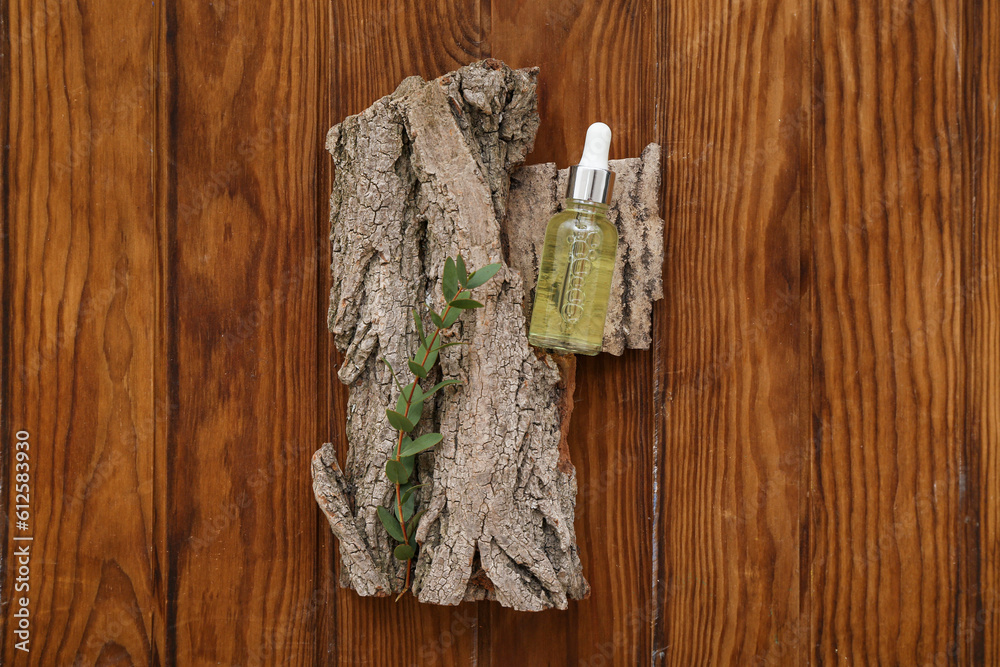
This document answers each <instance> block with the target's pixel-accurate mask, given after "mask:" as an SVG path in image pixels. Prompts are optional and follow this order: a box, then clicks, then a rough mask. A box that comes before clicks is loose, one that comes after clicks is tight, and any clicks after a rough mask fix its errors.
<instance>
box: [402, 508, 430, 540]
mask: <svg viewBox="0 0 1000 667" xmlns="http://www.w3.org/2000/svg"><path fill="white" fill-rule="evenodd" d="M426 511H427V510H420V511H419V512H417V513H416V514H414V515H413V516H412V517H411V518H410V520H409V521H407V522H406V534H407V535H413V529H414V528H416V527H417V522H418V521H420V517H422V516H423V515H424V512H426Z"/></svg>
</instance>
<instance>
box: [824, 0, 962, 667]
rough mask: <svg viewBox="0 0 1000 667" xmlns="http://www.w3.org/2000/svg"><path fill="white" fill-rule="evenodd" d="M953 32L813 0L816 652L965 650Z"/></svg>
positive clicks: (898, 654)
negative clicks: (816, 98) (817, 103)
mask: <svg viewBox="0 0 1000 667" xmlns="http://www.w3.org/2000/svg"><path fill="white" fill-rule="evenodd" d="M962 28H963V24H962V7H961V5H960V4H959V3H951V2H944V1H928V2H919V3H908V4H902V5H901V4H899V3H894V2H889V1H885V2H874V3H853V2H852V3H841V2H831V1H828V0H820V1H819V2H818V3H817V9H816V21H815V44H816V58H815V68H816V71H815V79H816V84H817V89H818V93H819V94H820V96H821V99H822V102H823V104H822V107H821V112H820V113H817V116H816V124H815V153H814V159H815V189H814V193H813V195H814V206H815V208H814V211H815V218H814V225H813V233H812V244H813V249H814V280H815V288H814V289H815V301H814V304H813V324H812V326H813V357H814V373H813V398H812V419H813V424H814V446H815V448H816V460H815V469H814V475H813V477H812V480H811V485H810V486H811V489H810V490H811V494H812V503H811V513H812V515H811V521H810V523H811V530H812V531H813V532H812V535H811V539H812V544H811V546H810V549H811V562H810V579H811V583H812V587H813V590H812V592H813V596H814V597H813V605H812V606H813V609H812V620H811V626H812V628H811V641H812V644H813V647H814V649H813V651H812V658H813V659H814V660H816V661H817V662H818V661H823V662H830V663H832V662H834V661H846V662H849V663H852V664H854V663H857V664H861V663H875V662H877V663H881V664H926V663H933V664H939V663H941V664H943V663H944V662H946V661H951V660H954V659H955V658H956V657H958V658H959V659H960V660H961V659H962V651H963V650H964V649H963V648H962V646H959V645H958V644H956V641H957V640H958V639H959V638H958V637H956V631H957V628H958V626H959V621H960V616H961V611H960V610H961V609H962V608H963V607H965V606H966V603H965V599H964V598H965V596H967V595H968V591H967V589H966V588H965V587H962V586H959V585H958V584H959V581H960V579H961V576H962V575H961V572H960V570H961V569H962V568H964V567H965V564H964V563H961V562H960V561H959V558H958V556H959V549H960V544H961V540H962V538H963V536H964V534H965V528H964V526H963V521H962V517H961V507H962V494H963V486H964V484H965V483H964V482H963V478H964V477H965V473H964V472H963V467H964V465H965V464H964V461H963V460H962V443H963V441H964V439H965V437H966V434H965V430H964V429H965V424H964V422H965V392H964V377H963V375H964V368H965V362H964V359H963V355H964V349H963V347H964V346H963V326H964V321H965V313H964V307H965V306H964V301H965V299H963V298H961V295H962V291H963V290H964V289H965V288H966V287H967V285H965V284H964V283H963V270H964V267H963V255H964V250H963V245H962V244H963V240H964V239H965V238H966V234H965V227H964V225H965V224H966V223H965V212H964V211H963V206H964V199H963V196H962V168H963V160H964V157H963V150H964V149H963V146H962V143H961V142H962V133H961V131H960V124H959V121H960V116H961V109H960V105H961V92H962V91H961V82H960V71H961V57H962V55H961V54H962V49H963V47H964V44H963V43H962V41H960V40H961V35H962V34H963V30H962ZM956 297H958V298H956ZM965 661H968V657H966V659H965V660H963V662H965Z"/></svg>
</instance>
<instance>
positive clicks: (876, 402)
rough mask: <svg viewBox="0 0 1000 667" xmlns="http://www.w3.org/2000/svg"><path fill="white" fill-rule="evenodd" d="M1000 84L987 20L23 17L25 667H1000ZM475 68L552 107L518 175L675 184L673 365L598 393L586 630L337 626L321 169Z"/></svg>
mask: <svg viewBox="0 0 1000 667" xmlns="http://www.w3.org/2000/svg"><path fill="white" fill-rule="evenodd" d="M998 45H1000V6H998V5H997V3H995V2H986V1H983V0H967V1H963V2H959V3H948V2H945V0H912V1H906V2H903V1H898V0H863V1H862V0H850V1H846V2H834V1H833V0H764V1H763V2H748V1H747V0H735V1H733V2H725V1H723V0H708V1H705V0H675V1H673V2H668V3H660V2H628V1H627V0H613V1H611V2H606V3H584V2H579V1H578V0H491V1H489V2H487V1H486V0H434V1H433V2H428V3H424V4H422V5H421V7H420V9H419V10H418V11H414V10H413V7H412V3H409V4H407V3H402V2H398V1H395V0H334V1H333V2H330V3H327V2H320V1H318V0H288V1H283V2H278V0H264V1H263V2H256V3H246V2H235V1H233V0H222V1H219V0H215V1H213V2H212V3H205V2H200V1H196V0H166V1H165V2H156V3H155V4H150V3H145V4H143V3H138V4H137V3H110V2H107V0H85V1H83V2H77V3H67V2H57V1H51V2H50V1H46V2H42V1H39V2H28V1H27V0H11V1H10V2H7V3H4V4H3V5H2V7H0V56H2V57H0V135H2V136H0V139H3V140H2V141H0V150H2V155H3V160H2V165H0V198H2V205H0V216H2V220H3V223H2V224H3V228H2V232H3V233H2V235H0V240H2V257H0V280H2V295H3V297H2V299H3V300H2V316H0V382H2V387H0V439H2V442H0V448H2V449H0V451H2V452H3V454H2V456H0V473H2V474H3V479H2V482H0V484H2V494H0V496H2V503H3V506H4V507H3V509H4V511H5V515H6V516H8V517H9V514H10V509H11V506H10V505H11V502H12V496H11V495H10V491H11V488H10V484H11V481H12V478H11V475H12V473H13V472H14V470H13V468H12V466H11V461H10V456H9V454H10V451H11V450H10V445H11V443H12V442H13V436H14V434H15V433H16V431H17V430H19V429H22V428H23V429H27V430H29V431H30V432H31V442H32V448H33V449H32V452H33V459H32V460H33V463H34V465H35V467H34V469H33V470H34V472H35V477H34V488H33V507H32V511H33V531H32V532H33V533H34V535H35V541H34V542H33V549H34V560H33V571H32V577H33V578H32V607H31V608H32V612H33V614H34V620H33V638H34V649H33V652H32V653H31V654H30V655H27V656H23V655H20V654H19V653H16V652H15V651H14V649H13V646H12V642H11V634H10V631H11V629H12V626H11V622H10V621H11V619H10V618H9V614H10V609H11V607H10V602H9V601H10V598H11V592H12V591H11V587H12V583H13V572H14V571H13V570H12V568H11V553H12V548H13V544H14V543H13V542H12V541H11V539H10V538H11V531H10V530H9V528H8V526H7V524H6V522H2V523H0V538H3V544H2V546H0V566H2V569H3V573H4V574H3V577H4V578H3V588H2V590H3V596H2V603H0V604H2V612H3V613H2V614H0V633H2V637H3V642H4V643H3V647H2V649H0V662H2V663H3V664H39V665H49V664H73V663H74V662H76V661H79V662H80V663H81V664H139V665H147V664H168V665H173V664H206V663H222V664H339V665H356V664H368V665H381V664H386V663H387V662H389V661H390V660H394V661H397V662H399V663H402V664H444V665H467V664H481V665H497V666H499V665H506V664H510V663H513V664H548V665H565V664H584V665H607V664H626V665H632V664H665V663H671V664H692V663H694V664H697V663H702V664H713V663H714V664H725V663H727V662H732V663H766V664H814V663H827V662H831V663H832V662H834V661H837V662H840V661H844V662H849V663H851V664H863V663H876V662H882V663H886V664H892V663H901V664H909V663H928V662H929V663H933V664H951V663H959V664H995V663H997V662H1000V551H998V545H1000V494H998V493H997V491H996V489H997V488H998V484H1000V413H998V409H997V405H998V402H997V401H998V399H997V395H998V391H1000V385H998V381H997V377H998V373H1000V356H998V349H1000V347H998V334H997V318H998V309H1000V191H998V189H997V188H998V186H997V184H998V183H1000V116H998V106H1000V47H998ZM490 55H493V56H495V57H498V58H501V59H503V60H505V61H506V62H507V63H508V64H510V65H512V66H524V65H538V66H540V67H541V103H542V105H541V107H540V114H541V119H542V126H541V129H540V133H539V139H538V141H537V142H536V148H535V151H534V152H533V153H532V154H531V156H530V161H532V162H544V161H555V162H557V163H558V164H559V165H560V166H564V165H566V164H568V163H569V162H571V161H572V160H573V159H574V158H575V157H576V156H577V155H578V154H579V151H580V148H581V144H582V137H583V132H584V130H585V128H586V126H587V124H588V123H589V122H591V121H592V120H597V119H599V118H601V119H605V120H608V121H609V122H611V123H612V125H613V127H614V128H615V130H616V137H615V145H614V147H613V155H614V156H621V155H628V154H637V153H638V151H639V150H641V149H642V147H643V146H645V145H646V144H647V143H648V142H650V141H659V142H660V143H661V144H662V145H663V147H664V155H663V163H664V174H663V177H664V207H663V208H664V210H663V213H664V217H665V218H666V237H665V239H666V244H665V247H666V249H667V253H668V254H667V257H666V261H665V268H664V290H665V299H664V300H663V301H662V302H660V304H658V305H657V307H656V308H655V310H654V316H655V322H654V340H653V349H652V351H651V352H635V351H633V352H629V353H627V354H626V355H625V356H624V357H623V358H622V359H611V358H607V359H605V358H596V359H583V360H581V363H580V369H579V386H578V388H577V399H578V401H577V403H576V405H575V411H574V417H573V428H572V433H571V439H572V443H573V444H572V445H571V446H572V447H573V451H572V456H573V461H574V464H575V465H576V467H577V470H578V473H579V475H580V482H581V483H580V486H581V489H582V494H581V496H580V501H579V504H578V519H577V531H578V538H579V543H580V544H581V557H582V559H583V564H584V572H585V574H586V576H587V577H588V579H590V581H591V583H592V585H593V591H592V594H591V597H590V598H589V599H588V600H584V601H580V602H578V603H575V604H573V605H571V606H570V609H569V610H568V611H566V612H559V611H549V612H545V613H542V614H516V613H510V612H506V611H503V610H501V609H498V608H497V607H495V606H493V605H491V604H488V603H479V604H463V605H461V606H459V607H455V608H436V607H428V606H423V605H418V604H416V603H414V602H413V601H412V600H410V599H406V600H403V601H401V602H400V603H398V604H394V603H393V602H392V601H391V600H370V599H360V598H358V597H357V596H355V595H354V594H353V593H351V592H348V591H340V590H338V589H337V587H336V585H335V582H336V581H337V576H336V572H335V568H336V565H335V559H334V551H335V549H334V542H333V539H332V538H331V537H330V535H329V529H328V527H327V525H326V522H325V520H323V518H322V517H321V516H320V515H319V512H318V511H317V509H316V507H315V503H314V502H313V499H312V498H311V493H310V488H309V455H310V453H311V452H312V451H313V450H314V449H315V448H316V447H317V446H318V445H319V444H320V443H322V442H324V441H326V440H330V439H332V440H333V441H334V442H335V443H336V444H337V446H338V447H339V448H340V454H341V457H343V456H344V454H346V440H345V438H344V406H345V405H346V394H347V392H346V388H344V387H342V386H341V385H340V383H339V382H337V381H336V380H335V378H334V377H333V374H334V373H335V371H336V368H337V367H338V366H339V358H338V355H337V354H336V353H335V351H334V350H333V349H332V345H331V341H330V336H329V334H328V333H327V332H326V329H325V326H324V317H325V303H326V298H327V296H328V294H329V287H330V284H329V276H328V270H327V268H328V266H329V259H330V255H329V248H328V239H327V216H328V212H329V208H328V202H327V196H328V193H329V192H330V189H331V184H332V171H331V166H330V161H329V159H328V157H327V156H326V154H325V153H324V152H323V150H322V143H323V138H324V135H325V132H326V130H327V129H328V128H329V127H330V126H331V125H332V124H334V123H335V122H338V121H340V120H342V119H343V118H344V117H345V116H347V115H349V114H352V113H357V112H359V111H361V110H362V109H364V108H365V107H367V106H368V105H369V104H371V102H372V101H373V100H375V99H377V98H378V97H380V96H381V95H384V94H386V93H389V92H391V91H392V90H393V89H394V88H395V87H396V85H397V84H398V83H399V81H401V80H402V79H403V78H404V77H405V76H407V75H409V74H420V75H422V76H424V77H425V78H430V77H434V76H437V75H439V74H441V73H443V72H446V71H449V70H452V69H454V68H456V67H458V66H461V65H464V64H466V63H468V62H470V61H473V60H477V59H479V58H482V57H486V56H490ZM341 460H343V458H341ZM654 465H655V476H654ZM654 499H655V501H654Z"/></svg>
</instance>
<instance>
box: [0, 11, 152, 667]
mask: <svg viewBox="0 0 1000 667" xmlns="http://www.w3.org/2000/svg"><path fill="white" fill-rule="evenodd" d="M2 11H3V17H2V18H0V22H2V23H3V24H4V25H5V33H6V39H4V40H3V45H2V48H3V55H4V57H3V69H4V75H3V91H2V92H3V98H4V106H5V109H4V113H3V119H2V120H3V123H4V125H5V134H6V137H7V142H5V145H6V144H8V143H9V146H7V147H6V149H5V152H4V171H5V174H6V186H5V188H4V196H5V198H4V207H3V208H4V248H5V253H6V257H5V260H4V266H5V270H4V298H3V309H4V331H3V340H4V345H3V351H4V362H3V366H4V378H3V379H4V382H3V398H2V401H3V428H2V429H0V431H2V438H3V443H2V445H3V457H4V458H7V457H8V456H12V454H13V452H14V445H13V442H14V436H15V433H16V432H17V431H19V430H21V429H24V430H27V431H28V432H29V433H30V439H29V442H30V450H29V451H30V455H31V456H30V466H29V467H30V474H31V483H30V487H31V494H30V495H31V498H30V500H31V503H30V504H31V518H30V520H29V525H30V528H29V530H28V531H16V532H17V534H20V535H25V534H28V535H33V536H34V540H33V541H32V542H30V543H26V542H16V543H14V542H11V543H10V545H11V546H9V547H8V549H12V548H13V546H14V545H16V546H22V545H24V544H30V545H31V546H30V548H31V556H30V567H31V577H30V590H28V591H26V592H21V593H18V594H17V597H21V595H23V594H25V593H27V595H28V597H30V600H31V604H30V610H31V614H32V640H31V643H30V647H31V652H30V653H27V654H25V653H21V652H18V651H15V649H14V640H13V635H12V632H13V628H14V625H13V623H14V622H13V619H12V618H11V617H10V616H9V614H10V613H11V612H13V607H12V606H11V598H12V594H13V593H14V591H13V583H14V581H13V580H14V576H15V573H16V568H15V567H13V565H14V563H15V561H14V560H13V559H9V560H7V561H6V563H5V567H4V586H3V601H4V602H3V605H4V613H3V619H4V627H3V628H2V630H3V650H2V656H0V662H2V663H3V664H29V663H30V664H40V665H55V664H72V663H73V661H74V660H76V659H79V660H80V661H81V662H82V663H89V664H95V663H99V662H116V661H122V662H128V663H130V664H138V665H149V664H152V663H154V662H155V649H154V647H153V625H154V620H153V617H154V615H155V610H156V609H157V602H156V600H155V585H154V580H155V578H156V576H157V574H156V562H155V560H154V559H153V558H152V550H151V549H150V545H151V544H152V540H153V522H154V521H153V520H154V517H153V514H154V512H153V488H152V480H153V466H154V463H153V451H154V450H153V444H152V441H153V434H154V431H155V425H156V422H157V420H158V419H160V418H162V411H161V410H159V409H158V406H157V404H156V401H155V398H154V395H153V392H152V384H151V373H152V369H153V366H154V354H155V348H154V345H153V341H152V338H151V337H150V336H148V334H147V332H148V331H150V330H151V329H152V327H153V313H154V303H155V301H154V299H155V289H154V286H155V280H156V272H155V271H156V262H155V248H156V242H155V236H154V233H153V229H154V228H153V218H154V197H153V187H152V183H153V162H152V159H151V153H150V149H149V147H150V145H151V144H152V142H153V136H154V127H153V123H152V117H151V115H150V113H149V109H150V107H151V106H152V102H153V98H154V89H155V85H156V70H155V63H154V62H153V59H152V55H153V54H152V50H151V49H152V48H153V45H154V44H155V41H156V40H155V27H156V21H155V9H154V8H153V7H152V6H151V5H149V4H132V5H129V6H122V5H120V4H119V3H114V2H92V3H88V7H87V11H86V12H81V11H79V8H78V7H77V6H75V5H68V4H57V3H52V4H46V5H45V6H40V5H39V4H38V3H34V2H10V3H5V4H4V5H3V9H2ZM119 21H120V22H123V23H124V24H126V25H128V26H130V29H129V30H128V31H127V32H125V33H122V32H121V31H120V30H119V29H118V28H117V25H118V22H119ZM8 463H10V462H9V461H8ZM6 468H7V472H8V473H9V474H11V475H13V474H14V467H13V464H10V465H9V466H7V467H6ZM9 481H10V482H12V481H13V478H12V477H5V478H4V480H3V491H4V494H3V495H4V503H5V510H7V511H9V510H10V509H12V508H11V506H10V505H9V504H8V503H11V504H12V503H14V502H16V501H15V495H14V494H13V493H12V487H10V486H9V485H8V482H9ZM5 516H8V515H7V513H6V512H5ZM6 537H7V535H5V538H6ZM6 545H8V542H7V541H6V540H5V546H6ZM10 554H11V551H9V550H8V557H9V556H10Z"/></svg>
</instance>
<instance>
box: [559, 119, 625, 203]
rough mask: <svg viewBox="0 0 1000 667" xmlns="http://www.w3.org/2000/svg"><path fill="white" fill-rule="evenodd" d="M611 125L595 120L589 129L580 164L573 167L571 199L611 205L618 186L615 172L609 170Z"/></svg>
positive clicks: (570, 173)
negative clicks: (609, 201)
mask: <svg viewBox="0 0 1000 667" xmlns="http://www.w3.org/2000/svg"><path fill="white" fill-rule="evenodd" d="M609 148H611V128H610V127H608V126H607V125H605V124H604V123H594V124H593V125H591V126H590V127H588V128H587V141H586V142H585V143H584V144H583V157H581V158H580V164H578V165H574V166H572V167H570V168H569V181H568V183H567V185H566V196H567V197H568V198H570V199H580V200H583V201H593V202H597V203H598V204H607V203H608V200H609V199H611V190H612V189H613V188H614V185H615V173H614V172H613V171H611V170H610V169H608V149H609Z"/></svg>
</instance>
